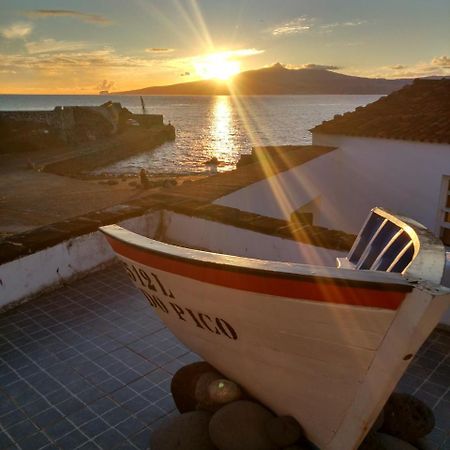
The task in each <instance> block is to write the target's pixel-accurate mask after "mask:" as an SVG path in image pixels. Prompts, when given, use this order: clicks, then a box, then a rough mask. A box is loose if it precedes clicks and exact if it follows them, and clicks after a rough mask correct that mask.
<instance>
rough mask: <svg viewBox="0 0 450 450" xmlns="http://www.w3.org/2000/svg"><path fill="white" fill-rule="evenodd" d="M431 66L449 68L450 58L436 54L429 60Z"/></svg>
mask: <svg viewBox="0 0 450 450" xmlns="http://www.w3.org/2000/svg"><path fill="white" fill-rule="evenodd" d="M431 64H432V65H433V66H438V67H442V68H444V69H450V58H449V57H448V56H437V57H436V58H433V59H432V60H431Z"/></svg>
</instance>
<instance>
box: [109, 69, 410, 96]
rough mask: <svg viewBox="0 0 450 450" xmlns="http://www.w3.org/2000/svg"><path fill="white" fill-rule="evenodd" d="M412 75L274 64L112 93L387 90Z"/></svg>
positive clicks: (357, 91)
mask: <svg viewBox="0 0 450 450" xmlns="http://www.w3.org/2000/svg"><path fill="white" fill-rule="evenodd" d="M412 82H413V80H412V79H397V80H387V79H384V78H363V77H355V76H350V75H343V74H340V73H336V72H333V71H331V70H324V69H287V68H285V67H283V66H282V65H281V64H275V65H273V66H272V67H267V68H263V69H257V70H249V71H246V72H241V73H239V74H237V75H236V76H234V77H233V79H232V83H227V82H226V81H220V80H201V81H193V82H189V83H179V84H172V85H168V86H151V87H145V88H142V89H136V90H131V91H123V92H115V94H131V95H229V94H238V95H296V94H315V95H317V94H327V95H333V94H339V95H344V94H358V95H364V94H373V95H377V94H389V93H391V92H393V91H395V90H397V89H400V88H402V87H403V86H405V85H406V84H410V83H412Z"/></svg>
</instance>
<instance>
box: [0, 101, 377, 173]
mask: <svg viewBox="0 0 450 450" xmlns="http://www.w3.org/2000/svg"><path fill="white" fill-rule="evenodd" d="M378 98H379V96H373V95H292V96H285V95H284V96H281V95H280V96H252V97H238V98H235V97H228V96H144V101H145V106H146V111H147V112H148V113H149V114H163V115H164V121H165V122H166V123H168V122H169V121H170V122H171V123H172V124H173V125H174V126H175V129H176V140H175V141H174V142H169V143H166V144H164V145H162V146H161V147H159V148H157V149H156V150H152V151H149V152H144V153H141V154H138V155H134V156H131V157H130V158H128V159H124V160H121V161H119V162H117V163H115V164H113V165H110V166H108V167H104V168H101V169H99V170H97V171H96V173H112V174H117V175H118V174H125V173H137V172H139V170H140V169H141V168H144V169H146V170H147V171H148V172H149V173H155V174H156V173H171V174H172V173H177V174H192V173H202V172H204V171H205V170H206V168H205V162H206V161H208V160H209V159H211V158H212V157H214V156H215V157H216V158H217V159H218V160H219V161H220V165H219V168H218V170H219V171H227V170H232V169H233V168H234V167H235V165H236V162H237V161H238V160H239V157H240V155H241V154H246V153H250V152H251V148H252V146H255V145H288V144H293V145H299V144H310V143H311V133H310V132H309V131H308V130H309V129H310V128H312V127H314V126H315V125H317V124H319V123H321V122H322V121H323V120H328V119H330V118H332V117H333V116H334V115H335V114H342V113H344V112H346V111H352V110H354V109H355V108H356V107H358V106H362V105H366V104H368V103H371V102H373V101H375V100H377V99H378ZM107 100H112V101H118V102H120V103H121V104H122V106H124V107H126V108H128V109H129V110H130V111H132V112H136V113H137V112H142V108H141V103H140V99H139V97H138V96H107V95H106V96H98V95H0V110H48V109H53V108H54V107H55V106H59V105H61V106H69V105H78V106H90V105H92V106H94V105H100V104H102V103H104V102H106V101H107Z"/></svg>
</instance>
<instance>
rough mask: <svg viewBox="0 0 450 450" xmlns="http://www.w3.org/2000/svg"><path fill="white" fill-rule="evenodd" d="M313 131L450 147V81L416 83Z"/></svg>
mask: <svg viewBox="0 0 450 450" xmlns="http://www.w3.org/2000/svg"><path fill="white" fill-rule="evenodd" d="M310 131H311V132H313V133H323V134H343V135H347V136H365V137H376V138H384V139H401V140H405V141H419V142H433V143H446V144H450V79H446V78H444V79H441V80H415V81H414V83H413V84H411V85H408V86H405V87H404V88H402V89H400V90H398V91H395V92H393V93H392V94H390V95H388V96H386V97H381V98H380V99H379V100H377V101H376V102H373V103H370V104H369V105H367V106H365V107H361V106H359V107H358V108H356V109H355V111H353V112H348V113H345V114H343V115H335V116H334V118H333V119H332V120H328V121H325V122H322V123H321V124H320V125H317V126H316V127H314V128H313V129H311V130H310Z"/></svg>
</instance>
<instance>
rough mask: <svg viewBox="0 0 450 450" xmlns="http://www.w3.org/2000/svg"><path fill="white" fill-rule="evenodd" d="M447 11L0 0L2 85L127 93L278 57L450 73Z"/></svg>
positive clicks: (403, 4) (300, 63)
mask: <svg viewBox="0 0 450 450" xmlns="http://www.w3.org/2000/svg"><path fill="white" fill-rule="evenodd" d="M449 19H450V1H449V0H240V1H238V0H60V1H57V0H0V93H17V94H46V93H49V94H92V93H98V92H99V91H100V90H109V91H122V90H129V89H137V88H142V87H146V86H154V85H165V84H174V83H183V82H188V81H195V80H198V79H202V78H208V77H216V76H220V74H222V75H223V77H226V76H228V75H232V74H233V73H236V72H238V71H239V70H240V71H244V70H252V69H258V68H261V67H267V66H270V65H273V64H275V63H277V62H279V63H281V64H283V65H285V66H286V67H288V68H311V67H323V68H326V69H329V70H335V71H337V72H340V73H345V74H349V75H357V76H367V77H385V78H402V77H408V78H411V77H419V76H430V75H450V56H449V55H450V26H449ZM211 55H212V56H211Z"/></svg>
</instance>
